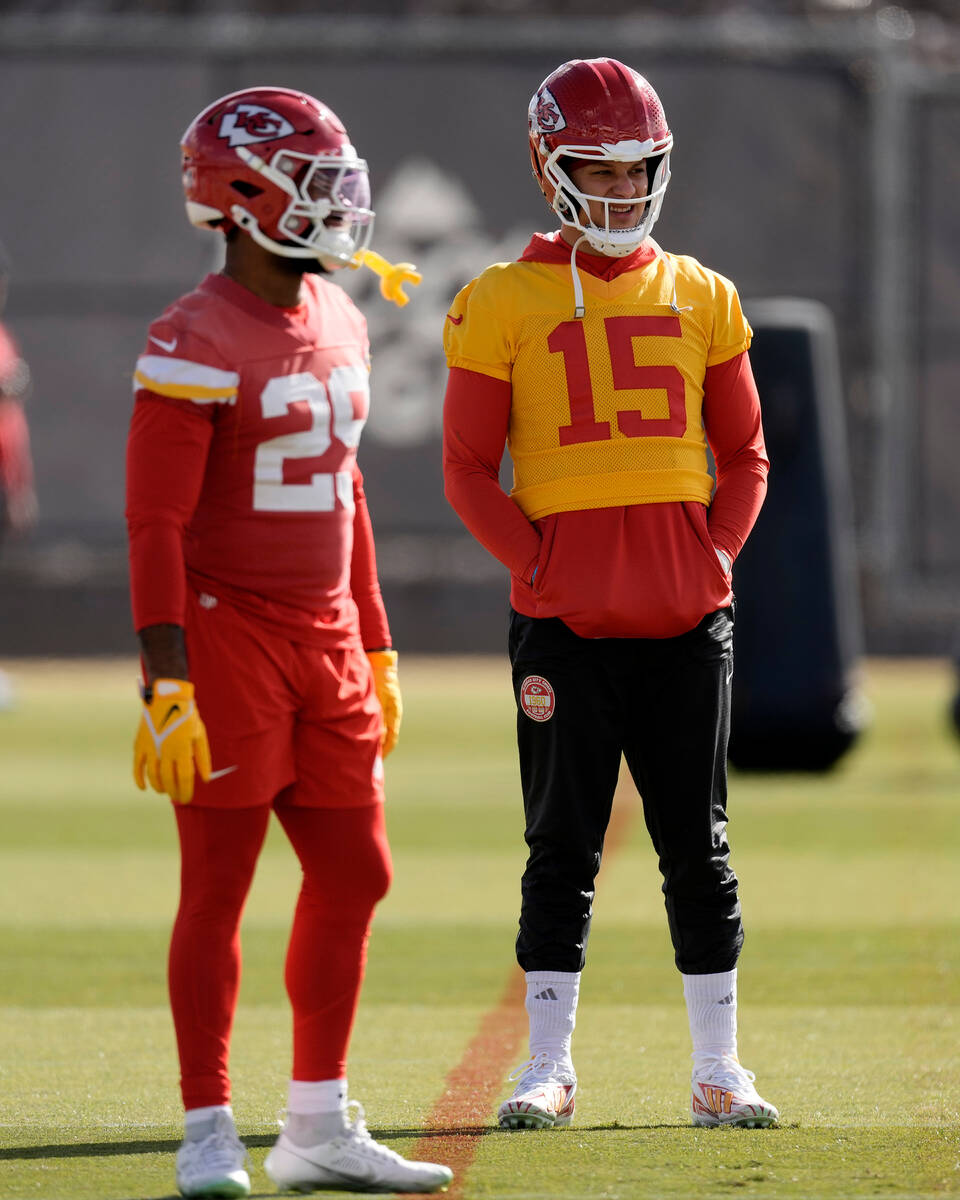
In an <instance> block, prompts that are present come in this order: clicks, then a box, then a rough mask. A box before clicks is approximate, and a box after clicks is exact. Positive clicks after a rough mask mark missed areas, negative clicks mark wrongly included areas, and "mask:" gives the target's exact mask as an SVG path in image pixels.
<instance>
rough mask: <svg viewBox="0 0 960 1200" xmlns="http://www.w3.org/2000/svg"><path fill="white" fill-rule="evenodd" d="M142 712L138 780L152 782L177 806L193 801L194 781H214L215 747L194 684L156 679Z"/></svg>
mask: <svg viewBox="0 0 960 1200" xmlns="http://www.w3.org/2000/svg"><path fill="white" fill-rule="evenodd" d="M142 695H143V713H142V715H141V717H140V727H139V728H138V729H137V736H136V740H135V741H134V745H133V780H134V783H136V785H137V787H138V788H140V789H141V790H144V789H145V788H146V786H147V781H149V783H150V786H151V787H152V788H153V789H154V791H157V792H166V793H167V795H168V796H169V797H170V799H171V800H173V801H175V802H176V803H177V804H189V803H190V801H191V800H192V799H193V784H194V778H195V776H196V775H197V774H199V776H200V778H201V779H203V780H204V781H206V780H208V779H209V778H210V770H211V763H210V745H209V743H208V741H207V731H206V729H204V726H203V721H201V720H200V714H199V712H198V711H197V702H196V700H195V699H194V695H193V684H192V683H190V682H188V681H187V680H186V679H155V680H154V681H153V683H152V685H151V686H150V687H147V688H144V689H143V690H142Z"/></svg>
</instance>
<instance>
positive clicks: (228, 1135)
mask: <svg viewBox="0 0 960 1200" xmlns="http://www.w3.org/2000/svg"><path fill="white" fill-rule="evenodd" d="M187 1146H188V1147H190V1158H191V1159H196V1158H200V1157H201V1156H202V1157H203V1158H204V1160H205V1161H206V1162H207V1163H208V1164H209V1165H210V1166H211V1167H214V1168H215V1169H216V1170H218V1171H219V1170H223V1171H227V1170H236V1167H237V1156H238V1155H240V1154H242V1155H243V1159H242V1165H243V1166H244V1167H246V1166H249V1164H250V1153H249V1151H248V1150H247V1148H246V1146H245V1145H244V1144H243V1142H241V1140H240V1138H239V1137H238V1136H237V1133H236V1131H235V1130H234V1129H231V1128H229V1127H228V1126H226V1125H220V1126H218V1127H217V1128H216V1129H214V1131H213V1133H210V1134H207V1136H206V1137H205V1138H203V1140H202V1141H199V1142H188V1143H187Z"/></svg>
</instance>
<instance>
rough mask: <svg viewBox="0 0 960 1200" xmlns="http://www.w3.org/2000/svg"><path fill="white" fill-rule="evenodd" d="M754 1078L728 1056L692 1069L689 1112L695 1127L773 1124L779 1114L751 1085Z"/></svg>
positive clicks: (754, 1127) (711, 1060) (758, 1126)
mask: <svg viewBox="0 0 960 1200" xmlns="http://www.w3.org/2000/svg"><path fill="white" fill-rule="evenodd" d="M755 1078H756V1076H755V1075H754V1073H753V1072H752V1071H747V1070H745V1069H744V1068H743V1067H741V1066H740V1063H739V1062H738V1061H737V1059H735V1058H734V1057H733V1055H731V1054H724V1055H723V1056H722V1057H720V1058H714V1059H710V1060H709V1061H708V1062H706V1063H704V1064H703V1065H701V1066H700V1067H694V1068H693V1079H692V1081H691V1085H692V1095H691V1099H690V1113H691V1116H692V1118H693V1123H694V1125H739V1126H744V1127H746V1128H748V1129H759V1128H763V1127H765V1126H768V1125H776V1123H777V1121H779V1119H780V1113H779V1112H778V1111H777V1110H776V1109H775V1108H774V1107H773V1105H772V1104H768V1103H767V1101H766V1100H764V1099H763V1098H762V1097H761V1096H760V1095H759V1094H758V1093H757V1089H756V1088H755V1087H754V1086H753V1081H754V1079H755Z"/></svg>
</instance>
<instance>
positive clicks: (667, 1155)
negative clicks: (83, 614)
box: [0, 657, 960, 1200]
mask: <svg viewBox="0 0 960 1200" xmlns="http://www.w3.org/2000/svg"><path fill="white" fill-rule="evenodd" d="M6 665H7V669H8V671H9V672H10V674H11V675H12V676H13V678H14V681H15V682H16V684H17V687H18V692H19V703H18V706H17V708H16V709H15V710H14V711H11V712H7V713H3V714H0V831H2V840H0V1197H2V1198H3V1200H25V1198H27V1197H44V1198H61V1197H63V1198H71V1200H72V1198H76V1200H88V1198H91V1200H92V1198H94V1197H96V1198H99V1200H142V1198H145V1197H149V1198H156V1197H167V1196H170V1195H171V1194H172V1192H173V1190H174V1182H173V1158H172V1155H173V1152H174V1150H175V1149H176V1146H177V1144H178V1141H179V1133H180V1122H181V1114H180V1110H179V1097H178V1093H177V1088H176V1077H177V1069H176V1061H175V1054H174V1046H173V1037H172V1029H171V1023H170V1019H169V1016H168V1013H167V1008H166V994H165V979H164V971H165V954H166V941H167V935H168V930H169V926H170V922H171V919H172V915H173V911H174V907H175V904H176V874H177V868H176V850H175V837H174V828H173V821H172V819H171V816H170V813H169V811H168V806H167V802H166V801H165V800H164V799H162V798H160V797H158V796H156V795H155V794H154V793H149V794H141V793H139V792H137V791H136V789H135V788H134V787H133V784H132V782H131V780H130V775H129V757H130V756H129V748H130V745H131V739H132V736H133V731H134V726H135V723H136V719H137V703H136V698H135V690H134V680H135V676H136V668H135V664H134V663H133V662H132V661H131V662H107V663H103V662H70V663H57V662H50V663H30V662H19V663H14V664H6ZM401 680H402V683H403V686H404V698H405V705H406V714H405V722H404V730H403V736H402V740H401V745H400V748H399V749H398V750H397V752H396V753H395V755H394V756H393V757H392V758H391V759H390V760H389V762H388V764H387V776H388V788H389V801H388V805H389V825H390V832H391V839H392V843H393V848H394V855H395V860H396V872H397V874H396V882H395V885H394V888H393V890H392V893H391V894H390V896H389V897H388V898H387V899H386V901H385V902H384V903H383V905H382V907H381V909H380V912H379V914H378V917H377V921H376V925H375V929H374V935H373V940H372V944H371V953H370V967H369V970H368V976H367V983H366V987H365V991H364V998H363V1002H362V1008H361V1016H360V1018H359V1021H358V1025H357V1030H356V1033H355V1037H354V1044H353V1052H352V1058H351V1070H350V1083H351V1091H352V1093H353V1094H354V1095H356V1096H358V1097H359V1098H360V1099H362V1100H363V1101H364V1103H365V1106H366V1109H367V1119H368V1123H369V1125H370V1127H371V1130H372V1131H373V1132H374V1134H375V1136H377V1137H379V1138H381V1139H382V1140H384V1141H387V1142H388V1143H389V1144H390V1145H391V1146H393V1147H394V1148H396V1149H398V1150H401V1151H403V1152H409V1151H412V1150H413V1148H414V1147H415V1146H416V1145H417V1143H418V1140H419V1139H420V1137H421V1135H425V1136H426V1135H429V1134H431V1133H436V1134H438V1135H440V1134H442V1131H441V1130H432V1129H431V1128H430V1127H429V1124H430V1116H431V1112H432V1111H433V1109H434V1105H435V1104H436V1102H437V1101H438V1099H439V1098H440V1097H441V1096H442V1095H443V1093H444V1089H445V1086H455V1080H454V1081H452V1082H447V1076H448V1073H450V1072H451V1071H453V1070H454V1068H456V1067H457V1064H458V1063H460V1062H461V1060H462V1058H463V1055H464V1052H465V1049H466V1047H467V1046H468V1044H469V1043H470V1041H471V1039H472V1038H473V1036H474V1034H475V1033H476V1031H477V1029H478V1027H479V1026H480V1023H481V1021H482V1019H483V1017H484V1014H486V1013H488V1012H489V1011H490V1010H491V1009H494V1008H495V1007H496V1006H497V1004H498V1002H499V1000H500V997H501V996H502V994H503V991H504V987H505V985H506V982H507V980H508V979H509V978H510V974H511V972H512V971H514V965H513V957H512V943H513V937H514V931H515V925H516V910H517V903H518V896H519V882H518V881H519V873H520V870H521V868H522V864H523V858H524V852H523V845H522V837H521V834H522V822H521V816H520V806H519V799H518V781H517V769H516V766H515V762H514V751H513V709H512V696H511V693H510V687H509V679H508V672H507V669H506V664H505V662H502V661H490V660H485V659H476V660H467V659H458V660H453V659H450V660H416V659H413V658H409V659H403V658H402V657H401ZM952 688H953V680H952V677H951V675H950V672H949V670H948V668H947V666H946V664H939V663H927V662H909V661H903V662H886V661H885V662H871V663H869V664H868V667H867V675H866V690H867V693H868V695H869V697H870V698H871V700H872V702H873V705H874V708H875V716H874V722H873V726H872V729H871V732H870V734H869V735H868V736H865V737H864V738H863V740H862V742H861V744H859V745H858V746H857V747H856V749H855V750H854V751H853V752H852V753H851V754H850V755H849V756H848V757H847V759H846V760H844V762H843V763H842V764H841V766H840V767H839V768H838V769H837V770H836V771H835V772H833V773H832V774H830V775H827V776H824V777H804V776H798V775H792V776H752V775H734V776H733V778H732V785H731V826H730V834H731V841H732V844H733V848H734V864H735V866H736V869H737V871H738V874H739V875H740V878H741V883H742V897H743V903H744V911H745V920H746V925H747V942H746V946H745V950H744V955H743V958H742V959H741V964H740V996H741V1012H740V1046H741V1056H742V1058H743V1060H744V1062H745V1064H746V1065H747V1066H749V1067H750V1068H752V1069H753V1070H755V1071H756V1072H757V1076H758V1084H759V1086H760V1089H761V1091H762V1093H763V1094H764V1095H765V1096H767V1097H768V1098H769V1099H771V1100H772V1101H774V1102H775V1103H776V1104H777V1105H778V1106H779V1107H780V1110H781V1113H782V1117H783V1120H782V1125H781V1127H780V1128H778V1129H774V1130H766V1131H761V1130H758V1131H754V1130H716V1131H713V1130H694V1129H692V1128H691V1127H690V1126H689V1125H688V1124H687V1102H688V1092H687V1081H688V1073H689V1058H688V1055H689V1047H688V1035H687V1029H686V1017H685V1013H684V1008H683V1000H682V992H681V988H680V983H679V978H678V976H677V974H676V971H675V969H674V967H673V963H672V954H671V950H670V946H669V941H668V937H667V932H666V922H665V919H664V915H663V908H662V898H661V896H660V892H659V877H658V875H657V872H656V864H655V861H654V860H653V855H652V852H651V851H650V850H649V847H648V845H647V842H646V835H645V832H644V830H643V827H642V821H640V820H639V819H638V820H635V821H634V822H633V824H632V825H631V826H630V827H629V828H628V832H627V835H626V838H625V840H624V843H623V844H622V846H621V848H620V849H619V851H618V852H617V853H615V854H613V855H612V856H611V857H610V859H609V861H608V862H607V863H606V864H605V866H604V871H603V875H602V877H601V881H600V887H599V891H598V898H597V904H596V919H595V922H594V932H593V938H592V942H591V953H590V963H589V965H588V968H587V972H586V973H585V975H584V982H583V988H582V993H581V995H582V999H581V1007H580V1019H579V1024H578V1029H577V1034H576V1039H575V1043H574V1050H575V1058H576V1063H577V1067H578V1072H579V1076H580V1087H581V1092H580V1095H579V1096H578V1105H577V1122H576V1124H575V1125H574V1126H572V1127H571V1128H570V1129H568V1130H563V1131H555V1132H549V1133H544V1134H527V1133H521V1134H506V1133H501V1132H499V1131H497V1130H495V1129H493V1127H492V1124H491V1125H490V1128H489V1131H487V1130H482V1131H478V1130H477V1129H472V1130H470V1129H467V1130H464V1131H463V1137H464V1138H467V1139H469V1143H470V1147H471V1151H470V1152H471V1154H472V1153H473V1152H474V1151H475V1157H474V1158H473V1161H472V1165H471V1166H470V1167H469V1170H468V1172H467V1174H466V1176H465V1177H461V1178H459V1179H458V1181H457V1183H456V1185H455V1187H456V1189H457V1190H456V1192H455V1194H456V1195H458V1196H462V1197H465V1198H467V1200H471V1198H473V1197H477V1198H480V1197H484V1198H486V1197H489V1198H491V1200H528V1198H531V1200H532V1198H534V1197H537V1198H541V1197H542V1198H557V1200H562V1198H567V1197H571V1198H572V1197H596V1198H598V1200H633V1198H635V1197H636V1198H640V1197H644V1198H646V1197H651V1198H659V1197H694V1196H696V1197H698V1198H699V1200H713V1198H716V1197H731V1196H738V1195H741V1196H754V1197H763V1198H765V1200H779V1198H781V1197H783V1198H787V1197H790V1198H797V1200H807V1198H811V1200H812V1198H814V1197H816V1198H818V1200H819V1198H821V1197H822V1198H828V1197H829V1198H831V1200H833V1198H837V1200H845V1198H847V1197H861V1196H877V1197H888V1198H891V1200H893V1198H896V1200H907V1198H908V1197H909V1198H916V1200H920V1198H924V1200H928V1198H929V1200H932V1198H934V1197H942V1196H946V1195H954V1194H960V1016H958V1007H957V1005H958V1001H960V973H958V966H960V937H958V925H960V886H958V885H960V869H958V861H960V742H958V741H957V739H956V738H955V737H954V736H953V735H952V734H951V731H950V730H949V728H948V726H947V722H946V716H945V714H946V707H947V704H948V700H949V697H950V695H951V692H952ZM622 802H623V803H624V805H625V806H626V805H627V804H628V803H629V797H628V796H626V795H625V796H624V798H623V800H622ZM296 889H297V878H296V870H295V866H294V860H293V857H292V854H291V853H290V852H289V850H288V848H287V846H286V844H285V843H284V841H283V839H282V836H281V835H279V833H278V831H277V830H276V829H275V830H274V831H273V832H272V833H271V835H270V839H269V841H268V844H267V847H266V849H265V851H264V855H263V858H262V861H261V864H260V868H259V872H258V875H257V879H256V882H255V885H254V891H253V894H252V897H251V900H250V904H249V907H248V911H247V917H246V922H245V938H244V951H245V969H244V980H243V987H242V992H241V1009H240V1013H239V1016H238V1021H237V1027H236V1032H235V1039H234V1062H233V1070H234V1081H235V1089H234V1109H235V1113H236V1116H237V1122H238V1126H239V1129H240V1132H241V1134H242V1135H243V1136H244V1137H245V1138H246V1140H247V1142H248V1145H249V1146H250V1149H251V1155H252V1158H253V1163H254V1172H253V1176H252V1177H253V1182H254V1194H255V1195H261V1196H263V1195H270V1194H272V1193H271V1192H270V1190H269V1189H270V1184H269V1182H268V1181H267V1179H266V1176H265V1175H264V1174H263V1172H262V1169H261V1165H262V1160H263V1157H264V1155H265V1153H266V1149H267V1147H268V1146H269V1145H270V1144H271V1142H272V1140H273V1138H274V1137H275V1135H276V1122H277V1116H278V1113H279V1111H280V1109H281V1108H282V1106H283V1103H284V1099H285V1085H286V1078H287V1073H288V1040H289V1016H288V1012H287V1007H286V1000H285V997H284V994H283V991H282V983H281V969H282V966H281V965H282V959H283V954H284V947H285V940H286V933H287V928H288V923H289V918H290V913H291V909H292V904H293V900H294V896H295V893H296ZM523 1057H524V1053H523V1049H522V1048H521V1050H520V1051H519V1055H518V1057H517V1058H516V1060H515V1061H520V1059H522V1058H523ZM509 1065H513V1064H512V1063H511V1064H509ZM475 1067H476V1064H474V1065H473V1068H471V1069H473V1070H474V1074H476V1071H475V1069H474V1068H475ZM496 1070H497V1072H499V1071H500V1065H497V1066H496ZM506 1090H507V1085H506V1082H505V1081H504V1083H503V1087H502V1092H504V1093H505V1092H506ZM487 1120H488V1122H490V1121H492V1117H488V1118H487ZM487 1132H489V1136H484V1135H485V1134H486V1133H487ZM437 1144H438V1145H440V1144H441V1143H440V1140H439V1137H438V1139H437Z"/></svg>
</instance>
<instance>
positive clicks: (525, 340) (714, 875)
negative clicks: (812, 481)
mask: <svg viewBox="0 0 960 1200" xmlns="http://www.w3.org/2000/svg"><path fill="white" fill-rule="evenodd" d="M529 137H530V154H531V160H532V165H533V174H534V178H535V179H536V181H537V183H538V185H539V187H540V189H541V191H542V192H543V195H544V196H545V198H546V201H547V203H548V205H549V206H550V208H551V209H552V211H553V213H554V214H555V215H556V217H557V218H558V220H559V229H558V230H557V231H556V232H554V233H551V234H547V235H542V234H535V235H534V236H533V239H532V240H531V242H530V244H529V245H528V246H527V248H526V250H525V251H524V252H523V254H522V255H521V256H520V259H519V261H517V262H513V263H497V264H496V265H494V266H492V267H490V268H489V269H488V270H486V271H485V272H484V273H483V274H481V275H480V276H479V277H478V278H476V279H474V280H473V281H472V282H470V283H469V284H467V286H466V287H464V288H463V290H462V291H461V292H460V293H459V295H457V297H456V298H455V300H454V302H453V304H452V306H451V307H450V310H449V313H448V316H447V320H446V322H445V349H446V354H447V361H448V364H449V367H450V374H449V380H448V387H447V395H446V402H445V411H444V474H445V486H446V494H447V497H448V498H449V500H450V503H451V504H452V505H453V507H454V508H455V509H456V510H457V512H458V513H459V514H460V516H461V518H462V519H463V521H464V523H465V524H466V525H467V527H468V528H469V529H470V530H471V532H472V533H473V534H474V536H475V537H476V538H477V539H478V540H479V541H480V542H482V543H483V545H484V546H486V547H487V549H488V550H490V552H491V553H492V554H494V555H496V557H497V558H499V559H500V561H501V562H502V563H504V564H505V565H506V566H507V567H508V568H509V570H510V572H511V577H512V580H511V606H512V612H511V618H510V635H509V653H510V659H511V663H512V667H513V683H514V692H515V695H516V702H517V735H518V744H519V755H520V772H521V782H522V789H523V800H524V809H525V816H526V841H527V844H528V847H529V857H528V860H527V864H526V868H525V871H524V874H523V880H522V901H521V912H520V930H519V935H518V938H517V959H518V961H519V963H520V966H521V967H522V968H523V970H524V971H525V973H526V984H527V992H526V1009H527V1012H528V1014H529V1023H530V1059H529V1061H528V1062H527V1063H526V1064H525V1065H524V1067H523V1068H520V1069H519V1070H518V1079H517V1086H516V1090H515V1091H514V1093H513V1095H512V1096H511V1097H510V1098H509V1099H508V1100H507V1101H506V1102H505V1103H504V1104H503V1105H502V1106H501V1108H500V1110H499V1122H500V1124H501V1125H502V1126H505V1127H506V1128H508V1129H524V1128H547V1127H551V1126H558V1125H566V1124H568V1123H569V1122H570V1120H571V1118H572V1117H573V1112H574V1106H575V1094H576V1088H577V1079H576V1074H575V1072H574V1066H573V1060H572V1056H571V1038H572V1034H573V1029H574V1024H575V1019H576V1012H577V998H578V993H579V986H580V973H581V971H582V970H583V967H584V963H585V960H586V949H587V939H588V935H589V932H590V922H591V913H592V902H593V896H594V880H595V877H596V874H597V871H598V869H599V866H600V857H601V853H602V850H603V842H604V834H605V832H606V828H607V823H608V820H609V817H610V811H611V804H612V801H613V795H614V790H615V787H616V783H617V774H618V769H619V766H620V758H621V754H623V755H624V756H625V757H626V761H627V764H628V767H629V769H630V772H631V774H632V776H633V779H634V780H635V782H636V784H637V787H638V789H639V792H640V794H641V796H642V798H643V808H644V817H645V820H646V824H647V828H648V830H649V832H650V836H651V838H652V841H653V845H654V848H655V849H656V852H657V854H658V856H659V864H660V869H661V871H662V874H663V892H664V895H665V897H666V909H667V919H668V922H669V927H670V933H671V936H672V939H673V945H674V950H675V959H676V964H677V967H678V968H679V970H680V972H681V973H682V978H683V990H684V995H685V998H686V1004H687V1011H688V1015H689V1025H690V1032H691V1035H692V1040H693V1068H692V1072H693V1078H692V1096H691V1104H692V1118H693V1122H694V1123H695V1124H697V1125H728V1124H733V1125H770V1124H772V1123H773V1122H775V1121H776V1120H777V1115H778V1114H777V1110H776V1109H775V1108H774V1107H773V1105H771V1104H768V1103H767V1102H766V1101H765V1100H762V1099H761V1098H760V1096H759V1095H758V1094H757V1091H756V1089H755V1087H754V1084H753V1078H754V1077H753V1075H752V1074H751V1073H750V1072H749V1071H746V1070H744V1068H743V1067H742V1066H741V1065H740V1062H739V1060H738V1057H737V960H738V957H739V953H740V947H741V943H742V940H743V931H742V926H741V920H740V903H739V900H738V895H737V877H736V875H735V874H734V872H733V870H732V869H731V866H730V862H729V846H728V843H727V836H726V793H727V779H726V747H727V737H728V731H729V719H730V681H731V677H732V673H733V650H732V642H733V591H732V586H731V568H732V565H733V563H734V560H735V559H736V557H737V553H738V552H739V550H740V548H741V547H742V545H743V543H744V540H745V539H746V537H747V535H748V533H749V532H750V529H751V527H752V526H753V523H754V520H755V519H756V516H757V513H758V511H759V509H760V505H761V503H762V501H763V497H764V494H765V490H766V474H767V467H768V462H767V457H766V453H765V450H764V441H763V432H762V428H761V421H760V406H759V402H758V397H757V391H756V387H755V384H754V381H753V377H752V374H751V370H750V362H749V359H748V356H747V350H748V347H749V345H750V339H751V331H750V327H749V325H748V323H747V321H746V319H745V318H744V316H743V314H742V312H741V308H740V302H739V299H738V297H737V292H736V289H735V288H734V286H733V284H732V283H730V281H729V280H727V279H725V278H723V276H721V275H718V274H716V273H715V272H714V271H711V270H709V269H708V268H706V267H704V266H702V265H701V264H700V263H699V262H697V261H696V260H695V259H693V258H690V257H687V256H678V255H675V254H670V253H667V252H665V251H663V250H661V248H660V247H659V246H658V245H657V243H656V242H655V241H654V240H653V238H652V237H651V234H652V231H653V228H654V225H655V223H656V221H657V217H658V215H659V213H660V208H661V205H662V204H663V199H664V194H665V192H666V189H667V185H668V183H669V181H670V151H671V147H672V145H673V137H672V135H671V132H670V129H669V126H668V125H667V121H666V118H665V116H664V111H663V108H662V106H661V104H660V101H659V99H658V97H657V94H656V92H655V91H654V89H653V88H652V87H651V86H650V84H649V83H648V82H647V80H646V79H644V78H643V77H642V76H641V75H639V74H638V73H637V72H636V71H635V70H633V69H632V68H630V67H628V66H625V65H624V64H623V63H620V62H617V61H615V60H613V59H609V58H598V59H590V60H574V61H571V62H567V63H564V64H563V65H562V66H560V67H558V68H557V70H555V71H554V72H553V73H552V74H551V75H549V76H548V77H547V79H545V80H544V82H543V83H542V84H541V85H540V87H539V88H537V91H536V93H535V94H534V96H533V99H532V100H531V102H530V106H529ZM505 441H506V443H507V446H508V448H509V451H510V456H511V459H512V461H513V468H514V479H513V488H512V491H511V493H510V495H509V496H508V495H506V494H505V493H504V492H503V491H502V490H501V488H500V486H499V480H498V472H499V465H500V460H501V456H502V453H503V448H504V442H505ZM708 445H709V448H710V449H711V450H712V452H713V456H714V459H715V461H716V473H717V477H716V488H715V490H714V480H713V478H712V477H711V474H710V472H709V471H708V460H707V448H708ZM627 1053H629V1049H628V1050H627Z"/></svg>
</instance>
